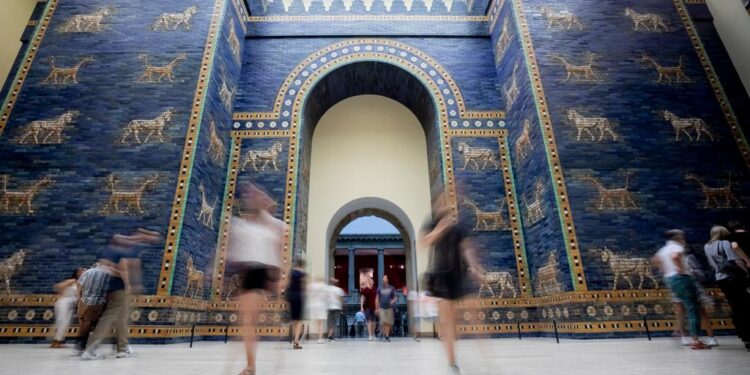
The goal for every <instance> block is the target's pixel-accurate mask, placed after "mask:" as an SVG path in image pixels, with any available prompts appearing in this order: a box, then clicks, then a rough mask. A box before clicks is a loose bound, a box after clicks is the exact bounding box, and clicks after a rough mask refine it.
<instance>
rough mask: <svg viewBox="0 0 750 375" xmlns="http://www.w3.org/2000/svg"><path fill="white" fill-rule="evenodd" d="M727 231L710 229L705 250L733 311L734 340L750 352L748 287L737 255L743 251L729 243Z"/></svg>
mask: <svg viewBox="0 0 750 375" xmlns="http://www.w3.org/2000/svg"><path fill="white" fill-rule="evenodd" d="M728 238H729V231H728V230H727V229H726V228H724V227H722V226H714V227H713V228H711V240H710V241H709V242H708V243H707V244H706V245H705V246H704V251H705V252H706V257H707V258H708V263H709V264H710V265H711V268H713V270H714V272H715V273H714V277H715V278H716V282H717V283H718V284H719V289H721V292H722V293H724V296H725V297H726V299H727V302H728V303H729V306H730V307H731V308H732V322H733V323H734V328H735V331H736V332H737V336H739V338H740V339H741V340H742V342H743V343H744V344H745V349H746V350H747V351H750V285H748V284H750V283H748V268H747V264H746V263H745V262H744V261H743V260H742V258H741V257H740V256H739V255H738V254H737V251H738V250H740V251H741V250H742V249H740V248H739V247H738V246H737V243H736V242H734V243H730V242H729V241H728V240H727V239H728Z"/></svg>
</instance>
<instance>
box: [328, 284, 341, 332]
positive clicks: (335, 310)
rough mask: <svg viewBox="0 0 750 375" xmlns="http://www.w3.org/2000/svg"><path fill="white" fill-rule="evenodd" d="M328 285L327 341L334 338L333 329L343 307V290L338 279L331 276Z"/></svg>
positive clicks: (339, 319) (339, 318)
mask: <svg viewBox="0 0 750 375" xmlns="http://www.w3.org/2000/svg"><path fill="white" fill-rule="evenodd" d="M329 282H330V285H329V286H328V341H334V340H335V337H334V336H335V334H334V331H335V329H336V325H337V324H338V323H339V321H341V310H342V309H343V307H344V301H343V298H344V290H343V289H341V288H339V287H338V286H337V284H338V283H339V281H338V280H337V279H336V278H334V277H332V278H331V279H330V280H329Z"/></svg>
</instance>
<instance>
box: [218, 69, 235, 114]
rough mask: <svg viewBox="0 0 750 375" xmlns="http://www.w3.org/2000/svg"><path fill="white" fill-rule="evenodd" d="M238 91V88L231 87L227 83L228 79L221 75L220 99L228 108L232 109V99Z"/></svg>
mask: <svg viewBox="0 0 750 375" xmlns="http://www.w3.org/2000/svg"><path fill="white" fill-rule="evenodd" d="M236 93H237V89H236V88H235V87H234V86H233V87H232V88H231V89H230V88H229V86H228V85H227V80H226V77H225V76H224V75H222V76H221V90H219V99H221V103H222V104H224V107H226V108H227V110H229V111H231V110H232V100H234V95H235V94H236Z"/></svg>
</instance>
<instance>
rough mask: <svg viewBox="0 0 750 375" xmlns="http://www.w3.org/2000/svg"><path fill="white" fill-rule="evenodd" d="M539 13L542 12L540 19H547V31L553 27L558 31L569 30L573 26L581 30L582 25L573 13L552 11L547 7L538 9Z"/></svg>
mask: <svg viewBox="0 0 750 375" xmlns="http://www.w3.org/2000/svg"><path fill="white" fill-rule="evenodd" d="M539 11H540V12H542V17H544V18H546V19H547V30H552V27H553V26H557V27H559V28H560V30H570V29H571V28H573V26H576V27H578V30H583V25H581V22H580V21H579V20H578V16H576V15H575V14H574V13H571V12H569V11H566V10H559V11H554V10H552V9H551V8H550V7H548V6H542V7H540V8H539Z"/></svg>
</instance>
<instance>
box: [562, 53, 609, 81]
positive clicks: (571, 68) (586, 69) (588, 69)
mask: <svg viewBox="0 0 750 375" xmlns="http://www.w3.org/2000/svg"><path fill="white" fill-rule="evenodd" d="M550 59H551V60H556V61H558V62H559V63H560V64H562V65H563V66H564V67H565V74H566V77H565V79H564V80H563V82H569V81H570V80H571V78H574V79H575V82H597V81H601V80H602V79H601V77H600V76H599V74H598V73H597V72H596V69H594V60H596V55H595V54H593V53H587V54H586V60H587V62H588V64H586V65H573V64H571V63H569V62H568V60H567V59H565V58H564V57H562V56H560V55H559V54H556V53H553V54H551V55H550Z"/></svg>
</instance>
